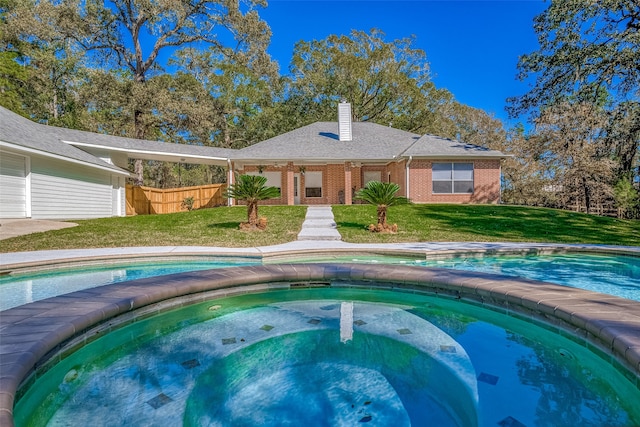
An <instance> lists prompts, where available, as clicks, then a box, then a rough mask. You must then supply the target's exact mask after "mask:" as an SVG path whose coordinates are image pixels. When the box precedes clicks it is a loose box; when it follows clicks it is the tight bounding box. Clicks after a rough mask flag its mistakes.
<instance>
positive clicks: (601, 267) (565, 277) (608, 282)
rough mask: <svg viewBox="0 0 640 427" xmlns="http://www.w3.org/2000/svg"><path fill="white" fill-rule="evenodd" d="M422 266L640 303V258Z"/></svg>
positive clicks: (458, 261)
mask: <svg viewBox="0 0 640 427" xmlns="http://www.w3.org/2000/svg"><path fill="white" fill-rule="evenodd" d="M420 265H425V266H428V267H442V268H453V269H457V270H470V271H481V272H486V273H496V274H504V275H507V276H515V277H525V278H528V279H534V280H542V281H544V282H551V283H556V284H558V285H563V286H571V287H574V288H582V289H587V290H590V291H595V292H600V293H604V294H609V295H616V296H619V297H622V298H627V299H631V300H636V301H640V257H632V256H612V255H590V254H564V255H537V256H502V257H480V258H452V259H446V260H427V261H424V262H421V263H420Z"/></svg>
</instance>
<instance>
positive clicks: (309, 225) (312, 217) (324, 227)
mask: <svg viewBox="0 0 640 427" xmlns="http://www.w3.org/2000/svg"><path fill="white" fill-rule="evenodd" d="M298 240H342V236H340V233H338V229H337V228H336V222H335V220H334V218H333V211H332V210H331V206H309V207H308V208H307V215H306V216H305V219H304V222H303V223H302V230H300V233H298Z"/></svg>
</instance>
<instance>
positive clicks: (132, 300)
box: [0, 263, 640, 426]
mask: <svg viewBox="0 0 640 427" xmlns="http://www.w3.org/2000/svg"><path fill="white" fill-rule="evenodd" d="M309 286H363V287H365V288H376V289H389V290H395V291H401V292H421V293H422V292H424V293H428V294H432V295H436V296H441V297H444V298H453V299H459V300H463V301H465V302H469V303H472V304H478V305H480V306H484V307H487V308H490V309H493V310H498V311H501V312H503V313H505V314H508V315H511V316H516V317H518V318H524V319H529V320H531V319H533V320H534V321H535V322H537V323H540V324H541V325H543V326H546V327H547V328H548V329H551V330H554V331H555V332H557V333H560V334H562V335H563V336H565V337H569V338H570V339H573V340H575V341H577V342H579V343H582V344H584V345H585V346H586V347H588V348H589V349H591V350H592V351H594V352H595V353H596V354H598V355H600V356H601V357H602V358H604V359H605V360H607V361H609V362H610V363H612V365H613V366H615V367H616V368H617V369H618V370H619V371H620V372H622V373H623V374H624V375H625V376H626V377H627V378H628V379H629V381H631V382H632V383H633V384H635V386H636V387H637V388H640V302H637V301H631V300H626V299H623V298H619V297H614V296H610V295H604V294H598V293H595V292H591V291H586V290H582V289H576V288H568V287H563V286H560V285H554V284H550V283H545V282H539V281H534V280H528V279H521V278H513V277H506V276H501V275H495V274H486V273H478V272H470V271H456V270H448V269H438V268H433V269H431V268H430V269H425V268H424V267H415V266H407V265H397V264H393V265H382V264H375V265H371V264H343V263H339V264H338V263H314V264H266V265H256V266H245V267H230V268H222V269H213V270H203V271H195V272H188V273H178V274H173V275H168V276H161V277H152V278H146V279H139V280H135V281H129V282H122V283H118V284H113V285H106V286H101V287H97V288H91V289H86V290H82V291H78V292H73V293H70V294H66V295H61V296H57V297H53V298H49V299H46V300H41V301H36V302H34V303H31V304H26V305H23V306H19V307H15V308H12V309H9V310H5V311H2V312H0V319H1V322H0V425H3V426H13V425H14V424H13V406H14V401H15V400H16V395H17V393H18V390H19V388H20V387H21V385H24V384H29V383H30V382H31V381H34V380H35V379H37V377H38V374H39V373H40V372H41V370H45V369H46V368H47V366H48V365H50V364H51V363H53V362H55V361H56V360H57V358H60V357H61V356H62V355H64V354H66V353H65V352H70V351H72V350H73V349H75V348H77V347H78V346H81V345H83V343H85V342H87V340H93V339H96V338H98V337H100V336H102V335H104V334H106V333H108V332H109V331H110V330H112V329H113V328H115V327H118V326H119V325H121V324H122V323H123V322H133V321H136V320H140V319H142V318H146V317H148V316H149V315H152V314H155V313H159V312H162V311H165V310H168V309H170V308H175V307H180V306H183V305H187V304H192V303H196V302H201V301H205V300H209V299H215V298H220V297H224V296H230V295H236V294H246V293H250V292H261V291H266V290H270V289H295V288H299V287H309ZM622 313H624V316H622V315H621V314H622Z"/></svg>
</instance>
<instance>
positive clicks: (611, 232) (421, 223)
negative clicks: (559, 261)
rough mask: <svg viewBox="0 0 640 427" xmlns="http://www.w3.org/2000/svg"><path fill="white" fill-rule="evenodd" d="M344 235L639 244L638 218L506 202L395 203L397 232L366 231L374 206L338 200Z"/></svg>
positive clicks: (357, 239) (363, 239) (392, 217)
mask: <svg viewBox="0 0 640 427" xmlns="http://www.w3.org/2000/svg"><path fill="white" fill-rule="evenodd" d="M333 213H334V217H335V220H336V223H337V224H338V231H339V232H340V234H341V235H342V238H343V240H345V241H348V242H353V243H372V242H377V243H397V242H424V241H427V242H436V241H439V242H453V241H465V242H467V241H477V242H549V243H590V244H610V245H629V246H640V221H632V220H619V219H616V218H608V217H600V216H595V215H587V214H582V213H576V212H570V211H562V210H556V209H546V208H531V207H522V206H505V205H403V206H392V207H391V208H389V211H388V218H387V220H388V222H389V223H391V224H393V223H396V224H398V233H397V234H383V235H377V234H374V233H369V232H367V231H364V228H365V227H366V226H367V225H368V224H371V223H375V222H376V208H375V206H368V205H364V206H362V205H352V206H334V207H333Z"/></svg>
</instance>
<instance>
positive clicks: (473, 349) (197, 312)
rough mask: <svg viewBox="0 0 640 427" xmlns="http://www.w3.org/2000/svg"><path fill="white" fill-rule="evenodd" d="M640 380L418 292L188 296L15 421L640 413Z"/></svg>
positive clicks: (120, 339) (91, 356) (69, 364)
mask: <svg viewBox="0 0 640 427" xmlns="http://www.w3.org/2000/svg"><path fill="white" fill-rule="evenodd" d="M638 401H640V391H638V389H637V388H635V386H633V385H632V384H631V383H630V382H629V381H627V380H626V379H625V378H624V377H623V376H622V375H621V374H620V373H619V372H618V371H617V370H615V369H614V368H613V367H611V365H609V364H608V363H605V362H603V360H602V359H600V358H599V357H598V356H596V355H595V354H593V353H592V352H590V351H588V350H587V349H585V348H584V347H582V346H581V345H579V344H578V343H576V342H575V341H573V340H570V339H567V338H564V337H562V336H559V335H557V334H554V333H551V332H549V331H547V330H546V329H543V328H542V327H539V326H536V325H534V324H531V323H528V322H525V321H523V320H520V319H517V318H514V317H508V316H506V315H503V314H500V313H497V312H493V311H489V310H487V309H484V308H480V307H478V306H475V305H471V304H466V303H461V302H456V301H453V300H449V299H444V298H436V297H432V296H427V295H420V294H406V293H401V292H391V291H383V290H376V291H372V290H358V289H353V288H348V287H345V288H336V287H333V288H331V289H299V290H293V291H272V292H267V293H262V294H254V295H243V296H239V297H231V298H225V299H220V300H216V301H212V302H208V303H203V304H198V305H193V306H189V307H185V308H182V309H179V310H175V311H171V312H168V313H165V314H163V315H160V316H155V317H152V318H148V319H146V320H143V321H140V322H136V323H133V324H130V325H127V326H124V327H122V328H120V329H118V330H117V331H115V332H112V333H110V334H108V335H107V336H105V337H103V338H100V339H98V340H96V341H94V342H92V343H91V344H89V345H87V346H85V347H83V348H81V349H80V350H78V351H77V352H75V353H73V354H72V355H71V356H70V357H68V358H66V359H63V360H62V361H61V362H59V363H58V364H57V365H55V366H53V367H52V368H51V369H50V370H48V371H47V372H46V373H45V374H44V375H42V376H41V377H40V378H39V379H38V381H37V382H36V383H35V385H33V386H32V387H30V388H29V390H28V391H27V392H26V394H25V395H24V396H23V397H22V398H21V399H20V400H19V401H18V403H17V405H16V408H15V420H16V425H20V426H30V425H34V426H35V425H38V426H40V425H47V426H63V425H64V426H75V425H78V426H85V425H90V424H92V423H93V424H95V422H96V420H99V423H100V424H101V425H110V426H117V425H158V426H166V425H188V426H189V425H194V426H204V425H207V426H219V425H234V426H236V425H239V426H244V425H246V426H254V425H264V426H281V425H304V424H307V425H314V426H322V425H326V426H333V425H372V426H373V425H376V426H386V425H393V426H394V427H395V426H405V425H406V426H408V425H437V426H443V427H446V426H475V425H478V426H496V425H500V426H522V425H525V426H536V425H540V426H543V425H545V426H546V425H553V426H564V425H566V426H575V425H585V426H589V425H592V426H602V425H607V426H628V425H640V407H639V406H638V405H637V402H638Z"/></svg>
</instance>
